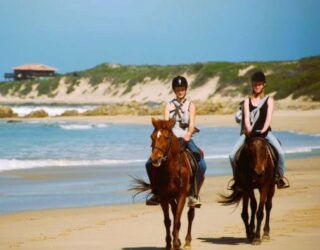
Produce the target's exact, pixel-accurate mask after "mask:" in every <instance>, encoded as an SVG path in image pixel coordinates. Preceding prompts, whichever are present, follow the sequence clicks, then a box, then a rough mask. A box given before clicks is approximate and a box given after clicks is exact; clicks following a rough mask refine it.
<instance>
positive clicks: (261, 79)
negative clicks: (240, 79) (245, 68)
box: [251, 71, 266, 83]
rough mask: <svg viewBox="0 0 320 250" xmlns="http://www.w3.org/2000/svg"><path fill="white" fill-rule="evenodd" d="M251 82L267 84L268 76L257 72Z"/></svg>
mask: <svg viewBox="0 0 320 250" xmlns="http://www.w3.org/2000/svg"><path fill="white" fill-rule="evenodd" d="M251 82H252V83H254V82H264V83H265V82H266V76H265V74H264V73H263V72H262V71H257V72H255V73H254V74H253V75H252V76H251Z"/></svg>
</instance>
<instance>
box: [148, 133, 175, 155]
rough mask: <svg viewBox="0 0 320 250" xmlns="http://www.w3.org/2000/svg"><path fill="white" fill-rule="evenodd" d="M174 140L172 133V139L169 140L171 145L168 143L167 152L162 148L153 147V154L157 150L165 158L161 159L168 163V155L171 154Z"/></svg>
mask: <svg viewBox="0 0 320 250" xmlns="http://www.w3.org/2000/svg"><path fill="white" fill-rule="evenodd" d="M172 138H173V133H172V131H170V137H169V138H168V140H169V143H168V146H167V148H166V149H165V150H164V149H162V148H159V147H157V146H153V147H152V152H153V150H155V149H157V150H159V151H160V152H161V153H163V157H162V158H161V161H166V160H167V159H168V154H169V152H170V149H171V146H172Z"/></svg>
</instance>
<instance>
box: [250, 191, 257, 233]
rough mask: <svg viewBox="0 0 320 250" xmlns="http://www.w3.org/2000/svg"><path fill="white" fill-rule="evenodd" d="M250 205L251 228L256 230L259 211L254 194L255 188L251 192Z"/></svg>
mask: <svg viewBox="0 0 320 250" xmlns="http://www.w3.org/2000/svg"><path fill="white" fill-rule="evenodd" d="M250 207H251V217H250V228H251V231H252V232H254V229H255V228H254V227H255V225H254V220H255V217H256V212H257V200H256V197H255V195H254V189H252V190H251V193H250Z"/></svg>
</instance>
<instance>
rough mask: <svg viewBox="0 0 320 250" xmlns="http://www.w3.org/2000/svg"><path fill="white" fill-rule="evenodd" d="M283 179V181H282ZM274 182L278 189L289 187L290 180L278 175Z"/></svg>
mask: <svg viewBox="0 0 320 250" xmlns="http://www.w3.org/2000/svg"><path fill="white" fill-rule="evenodd" d="M284 180H285V181H284ZM280 181H282V183H280ZM276 184H277V188H278V189H285V188H289V187H290V182H289V180H288V179H287V178H286V177H284V176H282V177H279V178H278V179H277V180H276Z"/></svg>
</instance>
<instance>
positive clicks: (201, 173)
mask: <svg viewBox="0 0 320 250" xmlns="http://www.w3.org/2000/svg"><path fill="white" fill-rule="evenodd" d="M187 147H188V149H190V151H191V152H193V153H197V154H200V155H201V153H200V149H199V148H198V147H197V145H196V144H195V143H194V141H193V140H190V141H188V142H187ZM198 163H199V169H198V172H197V182H198V183H199V184H200V183H201V182H202V181H203V180H204V174H205V172H206V170H207V165H206V162H205V161H204V158H203V156H202V155H201V159H200V161H199V162H198ZM151 169H152V162H151V159H150V158H149V159H148V161H147V162H146V170H147V173H148V177H149V180H150V181H151V177H152V176H151V175H152V174H151Z"/></svg>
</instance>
